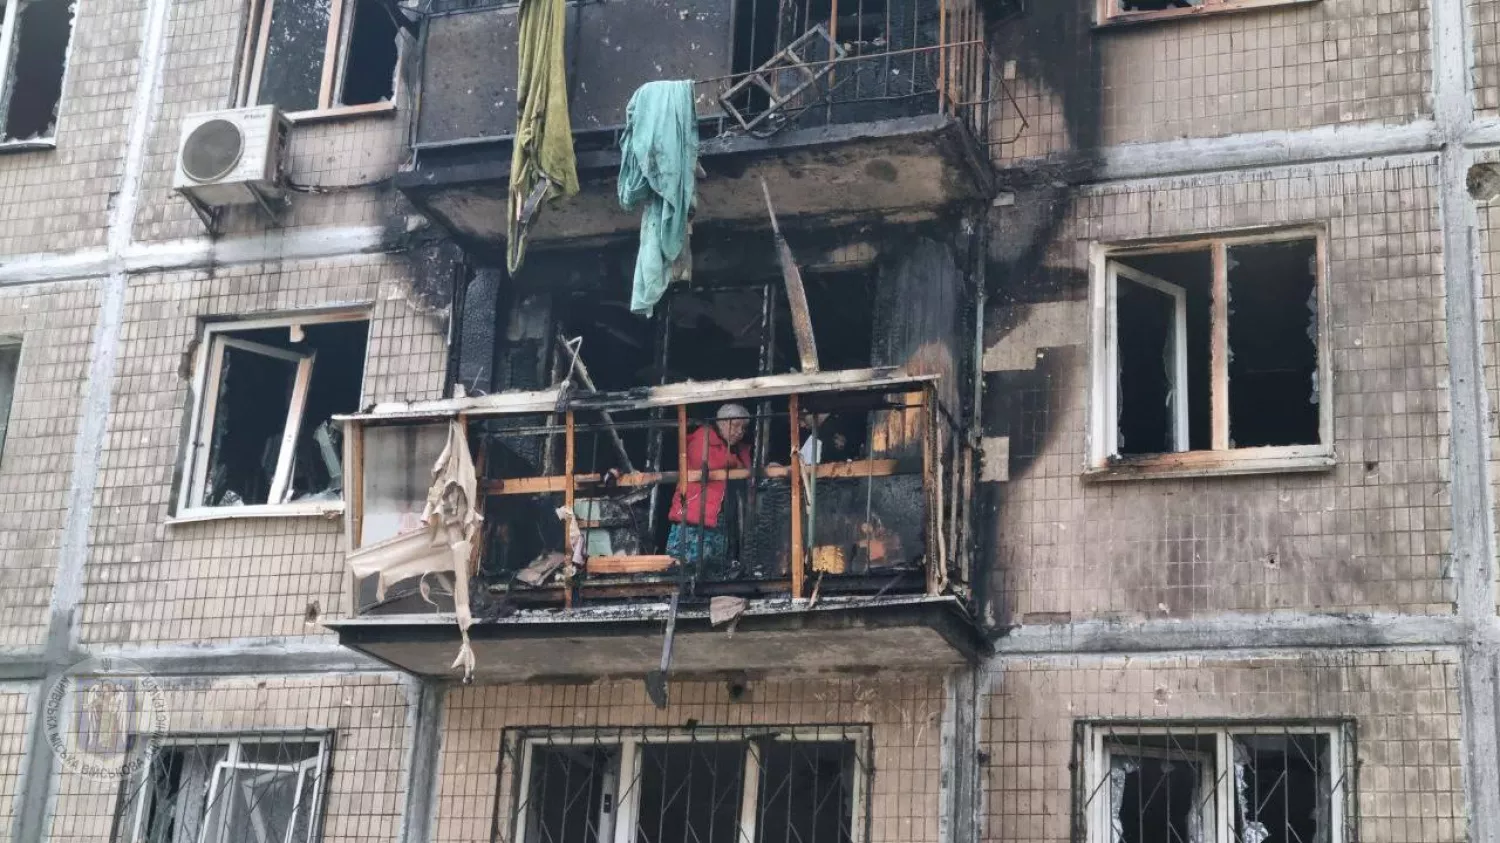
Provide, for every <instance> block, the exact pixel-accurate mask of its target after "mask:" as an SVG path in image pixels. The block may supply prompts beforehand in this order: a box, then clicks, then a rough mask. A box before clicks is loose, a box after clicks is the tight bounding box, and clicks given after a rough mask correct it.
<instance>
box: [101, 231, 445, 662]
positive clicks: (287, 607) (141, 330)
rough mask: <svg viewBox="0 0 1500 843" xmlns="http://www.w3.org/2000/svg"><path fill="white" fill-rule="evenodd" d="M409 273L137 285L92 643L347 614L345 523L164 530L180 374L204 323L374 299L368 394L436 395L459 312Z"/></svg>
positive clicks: (243, 275)
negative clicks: (430, 299)
mask: <svg viewBox="0 0 1500 843" xmlns="http://www.w3.org/2000/svg"><path fill="white" fill-rule="evenodd" d="M406 277H407V276H406V268H405V266H404V264H403V263H402V262H401V261H400V260H399V259H396V258H390V257H383V256H370V257H357V258H345V259H339V260H327V261H305V262H299V263H287V264H280V265H274V264H273V265H264V266H244V267H236V268H233V269H221V270H218V271H216V272H212V273H208V272H181V273H169V274H157V275H140V276H135V277H133V278H132V279H131V283H130V287H129V290H128V292H127V294H126V304H125V325H124V327H123V328H122V332H121V338H120V357H119V365H118V368H117V371H116V377H115V385H114V390H113V399H112V405H111V409H110V416H109V420H108V427H107V430H106V434H105V445H104V453H103V455H102V458H101V462H100V473H99V486H98V489H97V490H96V493H95V509H94V523H93V531H92V541H91V545H90V549H89V562H88V567H87V572H86V586H85V591H84V598H83V608H82V627H83V631H82V638H83V640H84V641H87V642H92V643H106V642H120V643H124V642H130V643H148V642H183V641H203V640H223V639H231V638H245V637H264V636H305V635H324V634H326V633H325V632H324V631H323V629H322V627H320V626H318V625H317V624H316V623H309V622H308V619H309V617H312V618H315V619H316V618H320V617H322V616H323V615H325V614H329V613H342V612H343V601H344V598H345V591H346V589H345V585H344V565H343V551H344V546H343V538H342V535H343V524H342V521H341V520H339V519H337V518H335V519H327V518H306V517H304V518H271V519H261V520H252V521H243V520H242V521H213V522H204V523H189V524H174V525H170V526H168V525H166V524H165V522H166V520H167V517H168V508H169V505H170V503H171V500H172V496H173V491H174V487H173V472H174V470H176V468H177V460H178V456H179V448H180V446H181V442H182V437H183V436H184V435H185V434H184V432H183V423H184V419H185V417H186V413H187V412H188V408H189V399H190V392H191V381H190V380H188V379H184V378H183V377H181V374H180V372H181V371H182V367H183V365H184V355H185V354H187V353H189V352H190V351H191V349H192V347H193V342H194V340H195V338H196V337H197V336H198V331H199V327H200V320H202V319H205V318H211V317H224V316H234V315H238V316H242V317H243V316H252V315H257V314H258V315H268V314H279V313H285V312H289V311H296V310H299V309H310V308H326V307H330V306H334V305H348V304H364V305H367V306H369V307H370V308H371V313H372V315H371V327H370V344H369V350H368V352H367V359H366V364H365V384H364V395H365V398H364V401H365V402H366V403H368V402H370V401H375V400H396V399H425V398H434V397H437V396H439V395H440V394H441V392H442V379H443V367H444V364H445V362H446V357H445V354H444V351H443V349H444V337H445V336H446V330H447V328H446V326H447V314H446V311H433V310H432V309H430V308H427V307H425V306H424V305H422V304H421V302H420V301H419V300H418V299H417V298H416V297H415V296H413V295H412V294H411V291H410V289H409V285H408V284H407V281H406ZM314 604H316V606H315V607H314Z"/></svg>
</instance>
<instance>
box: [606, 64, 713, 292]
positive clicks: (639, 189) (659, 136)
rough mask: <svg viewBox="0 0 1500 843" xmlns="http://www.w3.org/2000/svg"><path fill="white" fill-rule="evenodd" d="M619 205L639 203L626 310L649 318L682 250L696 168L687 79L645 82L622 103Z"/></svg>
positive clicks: (693, 111) (695, 130) (695, 132)
mask: <svg viewBox="0 0 1500 843" xmlns="http://www.w3.org/2000/svg"><path fill="white" fill-rule="evenodd" d="M620 150H621V157H620V184H619V196H620V206H621V207H622V208H624V209H625V210H627V211H628V210H631V209H633V208H635V206H636V205H638V204H640V203H641V202H642V201H644V202H645V203H646V207H645V210H644V211H642V212H641V250H640V252H639V253H638V254H637V255H636V259H635V280H634V282H632V286H631V293H630V312H631V313H636V314H639V315H641V316H650V315H651V311H652V310H653V309H654V308H655V307H656V303H657V302H658V301H660V300H661V297H662V294H663V293H665V292H666V290H667V284H668V283H669V282H670V281H671V278H672V273H673V264H674V263H675V262H676V261H678V259H679V258H681V257H682V256H683V255H684V254H685V250H686V245H687V237H688V215H689V214H690V213H691V212H692V208H693V194H694V191H695V190H696V189H697V184H696V182H697V171H698V114H697V111H696V109H695V107H694V105H693V83H692V82H682V81H678V82H647V83H646V84H644V85H642V86H641V87H640V88H639V89H637V90H636V92H635V94H634V95H632V96H631V97H630V103H629V104H628V105H626V106H625V134H624V135H623V136H622V137H621V138H620Z"/></svg>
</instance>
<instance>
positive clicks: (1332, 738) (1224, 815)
mask: <svg viewBox="0 0 1500 843" xmlns="http://www.w3.org/2000/svg"><path fill="white" fill-rule="evenodd" d="M1119 730H1128V736H1129V737H1137V736H1140V737H1151V736H1165V735H1171V734H1181V733H1183V732H1185V731H1191V732H1192V733H1193V734H1195V735H1205V734H1211V735H1213V737H1214V754H1213V761H1212V763H1213V769H1212V770H1211V771H1209V775H1208V778H1209V780H1211V781H1212V782H1213V784H1214V809H1213V816H1212V826H1213V828H1212V832H1211V833H1209V830H1208V829H1205V835H1204V836H1205V838H1207V839H1206V840H1205V841H1204V843H1238V841H1239V838H1238V836H1237V835H1236V833H1235V829H1234V823H1235V817H1236V811H1235V810H1234V809H1233V808H1234V806H1235V805H1236V799H1235V793H1234V791H1235V779H1234V775H1233V766H1234V762H1233V761H1229V762H1228V764H1227V766H1226V765H1225V761H1226V760H1227V759H1232V758H1233V757H1234V744H1233V741H1234V738H1235V736H1237V735H1257V734H1259V735H1289V734H1290V735H1314V736H1319V737H1326V738H1327V739H1328V756H1329V758H1331V759H1335V761H1334V766H1332V767H1330V769H1329V779H1330V780H1329V809H1328V810H1329V821H1330V825H1331V826H1332V828H1330V829H1329V835H1328V843H1350V837H1349V835H1348V827H1347V819H1348V814H1347V813H1346V812H1347V810H1348V806H1349V805H1351V804H1355V803H1354V801H1353V800H1355V799H1356V798H1357V795H1355V794H1351V793H1350V792H1349V791H1350V790H1351V788H1353V787H1355V786H1357V784H1358V782H1357V780H1356V779H1355V777H1354V771H1353V770H1350V769H1349V761H1348V758H1349V756H1348V755H1347V753H1348V752H1350V751H1351V750H1352V748H1353V745H1354V743H1355V736H1354V723H1353V721H1324V722H1316V721H1298V722H1270V721H1213V722H1206V721H1181V722H1164V721H1155V722H1131V721H1081V722H1079V723H1077V724H1076V730H1075V738H1074V739H1075V742H1081V746H1082V750H1083V754H1084V757H1083V764H1081V765H1080V770H1081V771H1082V773H1081V777H1079V778H1075V781H1074V792H1073V805H1074V823H1075V826H1074V829H1075V831H1074V835H1073V840H1074V843H1115V841H1114V839H1113V837H1114V835H1113V829H1112V827H1111V823H1110V816H1109V814H1110V807H1111V806H1110V804H1109V800H1108V799H1095V800H1093V801H1092V802H1090V801H1088V795H1089V794H1090V793H1091V792H1094V791H1095V790H1096V788H1097V789H1103V788H1104V787H1105V784H1104V783H1105V782H1106V781H1107V780H1108V777H1109V771H1110V758H1111V757H1112V756H1111V753H1110V752H1109V751H1108V749H1107V748H1106V747H1105V743H1106V741H1108V740H1109V739H1110V738H1111V737H1119V735H1118V731H1119ZM1346 744H1347V746H1346ZM1163 753H1167V754H1171V755H1172V756H1173V757H1177V755H1180V754H1181V753H1173V752H1172V751H1171V750H1160V749H1157V748H1150V747H1148V748H1145V751H1143V752H1136V753H1135V755H1137V756H1143V755H1153V756H1155V757H1160V755H1161V754H1163ZM1335 773H1337V774H1338V775H1337V776H1335V775H1334V774H1335Z"/></svg>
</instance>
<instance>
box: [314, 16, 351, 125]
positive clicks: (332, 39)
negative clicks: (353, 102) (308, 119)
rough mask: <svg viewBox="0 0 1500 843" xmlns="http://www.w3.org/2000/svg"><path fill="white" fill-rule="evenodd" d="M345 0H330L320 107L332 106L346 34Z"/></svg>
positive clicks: (324, 46) (319, 92)
mask: <svg viewBox="0 0 1500 843" xmlns="http://www.w3.org/2000/svg"><path fill="white" fill-rule="evenodd" d="M348 2H351V3H352V2H358V0H348ZM344 3H345V0H328V5H329V9H328V36H327V39H326V40H325V41H324V42H323V79H322V81H321V82H319V83H318V108H320V109H323V108H332V107H334V105H335V103H334V102H333V83H334V76H335V74H336V73H337V71H338V66H339V63H340V62H339V42H340V41H341V40H343V35H344Z"/></svg>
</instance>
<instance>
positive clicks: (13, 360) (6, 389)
mask: <svg viewBox="0 0 1500 843" xmlns="http://www.w3.org/2000/svg"><path fill="white" fill-rule="evenodd" d="M20 363H21V344H20V343H17V342H8V341H6V340H0V459H4V457H5V433H6V430H7V429H8V428H9V427H10V405H11V403H12V402H13V401H15V398H16V372H17V370H18V369H19V368H20Z"/></svg>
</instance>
